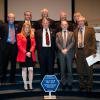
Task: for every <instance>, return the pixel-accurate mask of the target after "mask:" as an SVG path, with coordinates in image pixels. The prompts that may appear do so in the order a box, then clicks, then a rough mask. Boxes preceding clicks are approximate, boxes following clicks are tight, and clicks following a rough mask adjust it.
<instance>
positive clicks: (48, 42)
mask: <svg viewBox="0 0 100 100" xmlns="http://www.w3.org/2000/svg"><path fill="white" fill-rule="evenodd" d="M46 44H47V45H49V44H50V41H49V34H48V31H47V29H46Z"/></svg>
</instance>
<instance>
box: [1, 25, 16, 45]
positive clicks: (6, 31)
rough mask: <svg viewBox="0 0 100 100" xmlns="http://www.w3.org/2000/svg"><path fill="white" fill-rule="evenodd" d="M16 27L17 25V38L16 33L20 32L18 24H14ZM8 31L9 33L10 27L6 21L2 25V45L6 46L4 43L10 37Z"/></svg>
mask: <svg viewBox="0 0 100 100" xmlns="http://www.w3.org/2000/svg"><path fill="white" fill-rule="evenodd" d="M14 27H15V39H16V35H17V33H18V26H17V25H15V24H14ZM8 33H9V27H8V23H5V24H4V25H3V26H2V34H3V37H2V42H3V43H2V45H3V46H2V47H4V44H5V43H6V42H7V38H8Z"/></svg>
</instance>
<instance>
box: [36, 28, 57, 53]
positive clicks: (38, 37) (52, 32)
mask: <svg viewBox="0 0 100 100" xmlns="http://www.w3.org/2000/svg"><path fill="white" fill-rule="evenodd" d="M42 34H43V29H39V30H37V31H36V33H35V37H36V48H37V50H38V52H39V53H40V51H41V48H42ZM50 36H51V48H52V50H53V51H54V50H55V36H56V35H55V30H53V29H50Z"/></svg>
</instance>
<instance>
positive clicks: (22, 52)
mask: <svg viewBox="0 0 100 100" xmlns="http://www.w3.org/2000/svg"><path fill="white" fill-rule="evenodd" d="M26 44H27V39H26V37H25V36H23V35H22V34H20V33H19V34H18V35H17V45H18V55H17V61H18V62H25V58H26ZM35 45H36V43H35V38H34V36H33V37H31V48H30V52H31V53H32V59H33V61H36V56H35V53H34V52H35Z"/></svg>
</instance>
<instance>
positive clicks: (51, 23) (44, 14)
mask: <svg viewBox="0 0 100 100" xmlns="http://www.w3.org/2000/svg"><path fill="white" fill-rule="evenodd" d="M43 18H47V19H48V20H49V27H50V28H53V29H54V28H56V26H55V21H54V20H53V19H51V18H49V15H48V9H47V8H44V9H42V10H41V19H39V20H37V21H36V24H35V29H36V30H37V29H40V28H42V19H43Z"/></svg>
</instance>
